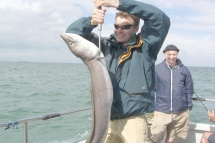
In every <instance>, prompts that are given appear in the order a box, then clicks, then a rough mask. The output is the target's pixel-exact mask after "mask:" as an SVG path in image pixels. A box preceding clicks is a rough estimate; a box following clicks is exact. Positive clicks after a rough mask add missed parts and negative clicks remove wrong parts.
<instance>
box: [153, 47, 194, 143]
mask: <svg viewBox="0 0 215 143" xmlns="http://www.w3.org/2000/svg"><path fill="white" fill-rule="evenodd" d="M163 53H164V56H165V58H166V59H165V60H164V61H163V62H162V63H160V64H158V65H156V67H155V77H156V105H155V112H154V123H153V125H152V127H151V133H152V140H153V141H154V142H156V143H159V142H160V141H161V140H163V137H164V133H165V130H166V131H167V132H166V133H167V134H166V139H165V142H166V143H174V139H175V138H176V137H179V138H182V139H186V137H187V134H188V129H189V110H191V109H192V107H193V103H192V95H193V93H194V89H193V80H192V76H191V74H190V71H189V70H188V68H187V67H186V66H184V65H183V64H182V62H181V60H180V59H178V58H177V57H178V53H179V49H178V48H177V47H176V46H175V45H168V46H167V47H166V48H165V49H164V51H163Z"/></svg>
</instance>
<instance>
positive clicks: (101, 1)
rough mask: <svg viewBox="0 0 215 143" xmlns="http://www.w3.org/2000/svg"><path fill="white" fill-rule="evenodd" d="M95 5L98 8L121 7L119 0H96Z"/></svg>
mask: <svg viewBox="0 0 215 143" xmlns="http://www.w3.org/2000/svg"><path fill="white" fill-rule="evenodd" d="M94 5H95V6H96V8H100V7H102V6H105V7H113V8H117V7H118V6H119V0H94Z"/></svg>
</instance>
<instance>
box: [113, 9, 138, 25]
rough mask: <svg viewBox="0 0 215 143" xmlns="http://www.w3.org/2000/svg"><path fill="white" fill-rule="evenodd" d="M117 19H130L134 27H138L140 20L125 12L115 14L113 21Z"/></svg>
mask: <svg viewBox="0 0 215 143" xmlns="http://www.w3.org/2000/svg"><path fill="white" fill-rule="evenodd" d="M117 17H120V18H127V17H131V19H133V20H134V24H135V26H139V24H140V18H139V17H137V16H135V15H132V14H128V13H127V12H123V11H119V12H117V13H116V17H115V19H117Z"/></svg>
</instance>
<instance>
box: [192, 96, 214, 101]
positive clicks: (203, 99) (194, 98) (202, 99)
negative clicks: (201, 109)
mask: <svg viewBox="0 0 215 143" xmlns="http://www.w3.org/2000/svg"><path fill="white" fill-rule="evenodd" d="M192 99H193V100H201V101H212V102H215V99H206V98H199V99H198V98H197V97H193V98H192Z"/></svg>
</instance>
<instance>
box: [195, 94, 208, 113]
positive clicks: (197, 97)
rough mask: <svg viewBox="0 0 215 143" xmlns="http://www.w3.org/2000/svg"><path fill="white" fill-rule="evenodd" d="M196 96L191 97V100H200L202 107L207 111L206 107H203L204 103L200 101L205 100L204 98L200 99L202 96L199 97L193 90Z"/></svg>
mask: <svg viewBox="0 0 215 143" xmlns="http://www.w3.org/2000/svg"><path fill="white" fill-rule="evenodd" d="M194 93H195V95H196V97H197V98H192V99H193V100H197V101H200V102H201V103H202V105H203V107H204V108H205V110H206V111H208V109H207V108H206V107H205V105H204V103H203V102H202V101H205V100H202V99H203V98H199V96H198V95H197V94H196V92H194Z"/></svg>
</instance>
